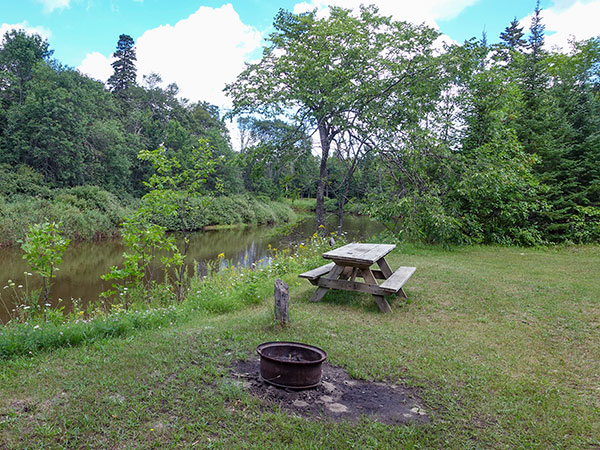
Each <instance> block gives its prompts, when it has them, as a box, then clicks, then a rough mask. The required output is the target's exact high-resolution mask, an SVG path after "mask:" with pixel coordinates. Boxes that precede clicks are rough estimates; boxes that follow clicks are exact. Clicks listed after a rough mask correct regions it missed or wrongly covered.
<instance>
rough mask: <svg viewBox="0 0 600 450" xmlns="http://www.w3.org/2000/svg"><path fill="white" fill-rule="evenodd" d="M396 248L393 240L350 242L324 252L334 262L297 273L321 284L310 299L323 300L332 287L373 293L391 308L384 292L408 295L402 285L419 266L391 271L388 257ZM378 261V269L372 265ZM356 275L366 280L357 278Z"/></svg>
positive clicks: (381, 304)
mask: <svg viewBox="0 0 600 450" xmlns="http://www.w3.org/2000/svg"><path fill="white" fill-rule="evenodd" d="M395 248H396V246H395V245H393V244H360V243H352V244H347V245H344V246H343V247H340V248H336V249H335V250H330V251H328V252H325V253H323V258H325V259H329V260H331V261H333V262H332V263H329V264H325V265H324V266H321V267H318V268H316V269H313V270H309V271H308V272H305V273H302V274H300V275H298V276H299V277H300V278H306V279H308V280H309V281H310V282H311V283H312V284H314V285H315V286H318V288H317V290H316V291H315V293H314V294H313V296H312V298H311V301H314V302H318V301H320V300H321V299H322V298H323V296H324V295H325V294H326V293H327V291H328V290H329V289H340V290H344V291H355V292H366V293H368V294H372V295H373V298H374V299H375V302H376V303H377V306H379V309H380V310H381V311H382V312H391V311H392V308H390V305H389V303H388V302H387V300H386V299H385V296H386V295H394V294H395V295H398V296H402V297H403V298H406V294H405V293H404V291H403V290H402V286H403V285H404V283H406V281H407V280H408V279H409V278H410V277H411V275H412V274H413V273H414V271H415V270H416V267H400V268H399V269H397V270H396V271H395V272H392V269H391V268H390V266H389V264H388V263H387V261H386V260H385V257H386V255H387V254H388V253H390V252H391V251H392V250H394V249H395ZM375 263H377V265H378V266H379V269H372V268H371V266H373V265H374V264H375ZM357 277H360V278H362V279H363V280H364V282H359V281H356V278H357ZM378 279H379V280H384V281H383V283H381V284H378V283H377V280H378Z"/></svg>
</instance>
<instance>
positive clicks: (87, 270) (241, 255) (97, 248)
mask: <svg viewBox="0 0 600 450" xmlns="http://www.w3.org/2000/svg"><path fill="white" fill-rule="evenodd" d="M344 222H345V224H344V231H345V232H347V233H348V235H349V236H350V237H351V238H352V239H355V240H360V239H364V238H365V237H367V236H370V235H372V234H374V233H377V232H379V231H381V229H382V227H381V226H380V225H379V224H377V223H376V222H373V221H371V220H369V219H367V218H365V217H357V216H348V217H347V218H345V219H344ZM336 224H337V217H335V216H330V217H329V218H328V220H327V226H326V229H327V232H333V231H334V230H335V229H336V228H335V227H336ZM314 230H315V221H314V219H313V218H311V219H306V220H302V221H300V222H298V223H297V224H296V225H295V226H293V227H292V228H290V229H289V230H287V231H286V232H285V233H283V234H277V233H275V232H274V229H273V227H268V226H260V227H245V228H236V229H232V230H222V231H207V232H199V233H194V234H193V235H192V240H191V246H190V254H189V257H188V267H189V270H192V271H193V270H197V271H199V272H200V274H202V275H205V274H206V272H207V262H212V264H217V263H216V261H219V258H218V255H219V254H220V253H224V255H225V258H223V259H221V260H220V264H221V266H222V267H223V266H225V265H227V264H234V265H241V266H244V267H249V266H251V265H252V264H253V263H254V264H257V265H261V264H268V263H269V257H268V248H269V245H270V246H272V247H275V248H286V247H288V246H290V245H291V244H296V243H299V242H303V241H306V239H307V238H308V237H310V236H311V235H312V234H313V233H314ZM124 250H125V246H124V245H123V242H122V241H121V240H111V241H104V242H81V243H76V244H72V245H70V246H69V247H68V248H67V250H66V251H65V254H64V256H63V263H62V264H61V265H60V271H59V272H58V275H57V277H56V279H55V280H54V282H53V285H52V292H51V294H52V300H51V304H52V306H54V307H55V306H58V305H59V304H60V306H64V307H65V310H67V311H68V310H69V308H70V307H71V306H72V303H71V301H70V300H71V298H78V299H81V300H82V303H83V305H84V306H86V305H87V303H88V302H89V301H90V300H96V299H97V298H98V295H99V294H100V293H101V292H103V291H105V290H107V289H108V288H109V287H110V283H109V282H106V281H103V280H101V279H100V275H103V274H105V273H107V272H108V271H109V270H110V267H111V266H116V265H119V264H121V262H122V256H121V255H122V254H123V251H124ZM0 255H1V257H0V296H1V297H0V322H6V321H7V320H8V313H7V309H8V310H9V311H10V310H11V309H12V308H14V298H13V296H12V295H11V289H2V288H3V287H4V286H5V285H7V282H8V280H9V279H11V280H12V281H14V282H15V284H16V285H19V284H22V285H24V284H25V276H24V272H27V271H30V270H31V269H29V268H28V266H27V264H26V262H25V261H24V260H23V258H22V251H21V250H20V249H19V248H9V249H5V248H3V249H0ZM261 260H262V261H261ZM195 262H196V265H194V263H195ZM29 278H30V284H29V286H30V288H34V289H35V288H39V287H40V286H41V280H40V279H39V277H38V276H34V277H29ZM31 280H33V282H31ZM59 299H62V301H61V300H59Z"/></svg>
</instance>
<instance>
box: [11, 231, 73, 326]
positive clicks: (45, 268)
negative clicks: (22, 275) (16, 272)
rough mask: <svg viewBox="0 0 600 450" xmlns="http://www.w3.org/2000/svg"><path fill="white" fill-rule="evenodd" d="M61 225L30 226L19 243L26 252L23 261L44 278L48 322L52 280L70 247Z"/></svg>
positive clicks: (43, 305) (43, 297)
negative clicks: (62, 232) (66, 250)
mask: <svg viewBox="0 0 600 450" xmlns="http://www.w3.org/2000/svg"><path fill="white" fill-rule="evenodd" d="M60 227H61V223H58V224H57V223H55V222H45V223H36V224H34V225H29V232H28V233H27V235H26V236H25V239H24V240H22V241H19V242H20V244H21V249H22V250H23V252H24V255H23V259H25V260H26V261H27V263H29V266H30V267H31V270H32V271H33V272H35V273H37V274H38V275H40V276H41V277H42V281H43V286H42V301H43V304H42V311H43V314H44V321H45V320H46V307H47V305H48V299H49V297H50V286H51V284H52V279H53V278H55V277H56V271H58V266H59V265H60V263H62V255H63V253H64V251H65V249H66V248H67V246H68V245H69V242H70V241H69V239H67V238H65V237H64V236H63V235H62V234H61V230H60Z"/></svg>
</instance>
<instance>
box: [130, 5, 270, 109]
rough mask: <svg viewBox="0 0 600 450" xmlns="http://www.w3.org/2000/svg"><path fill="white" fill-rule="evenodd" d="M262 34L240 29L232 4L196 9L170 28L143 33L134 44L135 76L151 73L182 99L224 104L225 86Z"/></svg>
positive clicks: (259, 41) (248, 27) (258, 42)
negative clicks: (177, 91)
mask: <svg viewBox="0 0 600 450" xmlns="http://www.w3.org/2000/svg"><path fill="white" fill-rule="evenodd" d="M261 38H262V36H261V34H260V33H259V32H258V31H257V30H256V29H254V28H252V27H250V26H248V25H245V24H244V23H242V21H241V20H240V17H239V15H238V14H237V13H236V12H235V10H234V9H233V6H232V5H231V4H226V5H224V6H222V7H220V8H216V9H214V8H210V7H205V6H203V7H200V8H199V9H198V10H197V11H196V12H195V13H194V14H192V15H191V16H189V17H188V18H187V19H184V20H181V21H179V22H177V23H176V24H175V25H173V26H171V25H164V26H160V27H158V28H154V29H152V30H148V31H146V32H145V33H144V34H143V35H142V36H141V37H140V38H139V39H138V40H137V43H136V48H137V58H138V62H137V67H138V78H139V79H140V80H141V78H142V76H143V75H147V74H149V73H151V72H156V73H159V74H160V75H161V77H162V78H163V80H164V81H165V83H172V82H175V83H177V85H178V86H179V88H180V93H181V95H182V96H183V97H186V98H189V99H191V100H205V101H208V102H211V103H213V104H216V105H221V106H222V105H228V104H229V100H228V99H227V98H226V97H225V94H224V93H223V92H222V90H223V88H224V87H225V84H226V83H229V82H231V81H233V80H234V79H235V77H236V76H237V75H238V74H239V73H240V72H241V71H242V70H243V69H244V67H245V66H244V61H246V60H247V59H248V58H249V56H250V55H251V53H252V52H254V51H255V50H256V49H257V48H259V47H260V44H261Z"/></svg>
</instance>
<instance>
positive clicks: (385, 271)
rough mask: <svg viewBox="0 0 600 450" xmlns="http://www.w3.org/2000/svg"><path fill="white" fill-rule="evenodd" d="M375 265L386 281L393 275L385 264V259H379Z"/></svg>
mask: <svg viewBox="0 0 600 450" xmlns="http://www.w3.org/2000/svg"><path fill="white" fill-rule="evenodd" d="M377 265H378V266H379V268H380V269H381V273H383V276H384V277H385V279H386V280H387V279H388V278H389V277H391V276H392V273H393V272H392V268H391V267H390V265H389V264H388V263H387V261H386V260H385V258H381V259H380V260H379V261H377Z"/></svg>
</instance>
